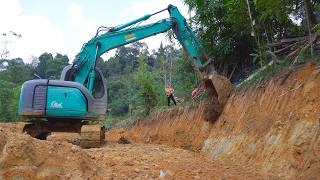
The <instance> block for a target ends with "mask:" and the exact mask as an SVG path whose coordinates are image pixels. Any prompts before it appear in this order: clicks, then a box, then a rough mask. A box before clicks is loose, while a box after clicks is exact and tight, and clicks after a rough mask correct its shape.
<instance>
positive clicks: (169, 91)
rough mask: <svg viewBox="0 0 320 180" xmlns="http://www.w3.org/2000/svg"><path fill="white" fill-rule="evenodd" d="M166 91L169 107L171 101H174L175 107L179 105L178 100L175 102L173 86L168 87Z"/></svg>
mask: <svg viewBox="0 0 320 180" xmlns="http://www.w3.org/2000/svg"><path fill="white" fill-rule="evenodd" d="M164 90H165V91H166V94H167V98H168V106H170V100H172V101H173V103H174V105H177V103H176V100H175V99H174V97H173V91H174V89H173V88H172V87H171V86H169V85H167V86H166V88H165V89H164Z"/></svg>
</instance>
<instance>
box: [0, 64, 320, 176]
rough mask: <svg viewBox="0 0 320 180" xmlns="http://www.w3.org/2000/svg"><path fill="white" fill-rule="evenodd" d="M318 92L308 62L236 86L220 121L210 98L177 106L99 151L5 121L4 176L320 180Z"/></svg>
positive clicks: (117, 133) (0, 151)
mask: <svg viewBox="0 0 320 180" xmlns="http://www.w3.org/2000/svg"><path fill="white" fill-rule="evenodd" d="M319 89H320V66H319V65H316V64H313V63H309V64H307V65H305V66H303V67H297V68H295V69H293V70H292V71H287V72H283V73H280V74H277V75H275V76H273V77H270V78H269V79H268V80H266V81H264V82H261V83H259V84H258V85H256V86H254V87H248V88H242V89H238V90H236V91H235V92H233V93H232V95H231V97H230V98H229V100H228V102H227V104H226V106H225V107H224V110H223V112H222V114H221V116H220V117H219V118H218V119H209V121H207V120H208V119H207V117H210V112H211V111H210V106H209V105H208V104H206V103H204V102H203V103H200V104H192V105H190V106H188V107H183V108H178V109H171V110H167V111H164V112H161V113H159V114H157V115H156V116H154V117H152V118H151V119H149V120H144V121H141V122H139V123H138V125H136V126H135V127H133V128H130V129H116V130H112V131H109V132H107V133H106V139H107V143H106V144H105V145H104V146H103V147H101V148H93V149H81V148H79V146H77V145H75V144H77V143H78V139H79V135H78V134H65V133H53V134H51V135H50V136H49V137H48V140H46V141H41V140H38V139H34V138H31V137H30V136H29V135H26V134H22V133H21V132H20V131H21V127H22V124H0V179H3V178H4V179H88V178H90V179H159V178H164V179H279V178H280V179H283V178H284V179H295V178H297V179H317V178H319V177H320V91H319ZM208 115H209V116H208ZM66 140H67V141H66ZM70 142H71V143H70Z"/></svg>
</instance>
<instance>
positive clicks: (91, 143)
mask: <svg viewBox="0 0 320 180" xmlns="http://www.w3.org/2000/svg"><path fill="white" fill-rule="evenodd" d="M80 136H81V139H80V146H81V147H82V148H98V147H101V145H103V143H104V140H105V127H104V126H102V125H83V126H82V127H81V133H80Z"/></svg>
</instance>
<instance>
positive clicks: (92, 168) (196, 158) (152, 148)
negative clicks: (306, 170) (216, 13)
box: [0, 124, 262, 179]
mask: <svg viewBox="0 0 320 180" xmlns="http://www.w3.org/2000/svg"><path fill="white" fill-rule="evenodd" d="M17 127H18V125H15V124H10V125H8V124H0V145H1V146H0V147H1V149H0V150H1V155H0V179H2V178H5V179H17V178H18V179H19V178H23V179H48V178H52V179H86V178H91V179H159V178H164V179H231V178H238V179H244V178H246V179H257V178H262V176H260V175H259V174H257V173H256V171H255V170H254V169H250V168H248V167H246V168H244V167H240V166H233V165H232V164H229V165H226V164H223V163H219V162H214V161H209V160H207V159H206V158H205V157H203V156H202V155H201V154H200V153H198V152H192V151H189V150H184V149H180V148H174V147H169V146H165V145H152V144H115V143H107V144H105V145H104V146H103V147H102V148H93V149H81V148H80V147H79V146H76V145H73V144H71V143H68V142H67V141H66V140H73V138H77V137H78V136H77V135H75V134H73V135H72V134H63V135H59V134H55V135H54V136H55V138H51V139H50V138H49V140H47V141H43V140H38V139H34V138H31V137H30V136H28V135H25V134H21V133H18V132H15V131H18V130H19V128H17ZM12 129H14V131H13V132H12Z"/></svg>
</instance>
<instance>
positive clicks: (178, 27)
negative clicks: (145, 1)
mask: <svg viewBox="0 0 320 180" xmlns="http://www.w3.org/2000/svg"><path fill="white" fill-rule="evenodd" d="M164 10H168V11H169V14H170V17H169V18H167V19H163V20H161V21H158V22H156V23H153V24H148V25H144V26H137V27H132V26H134V25H137V24H138V23H140V22H142V21H145V20H147V19H149V18H150V17H151V16H153V15H155V14H157V13H159V12H162V11H164ZM164 10H161V11H159V12H156V13H154V14H151V15H145V16H143V17H141V18H139V19H137V20H134V21H131V22H129V23H127V24H124V25H120V26H116V27H113V28H109V29H108V31H107V32H106V33H103V34H101V35H99V31H98V32H97V34H96V36H95V37H93V38H92V39H91V40H90V41H88V42H87V43H85V44H84V46H83V47H82V49H81V52H80V53H79V54H78V55H77V56H76V59H75V62H74V66H73V69H74V70H75V73H76V75H75V81H76V82H79V83H81V84H83V85H84V86H86V87H87V88H88V90H89V91H90V92H91V91H92V88H93V84H94V82H93V81H94V79H95V70H94V69H95V62H96V60H97V58H98V57H100V56H101V55H102V54H104V53H105V52H106V51H108V50H111V49H114V48H116V47H119V46H122V45H125V44H129V43H132V42H135V41H138V40H141V39H144V38H147V37H149V36H152V35H156V34H159V33H163V32H166V31H168V30H170V29H172V30H173V32H174V34H175V36H176V38H177V39H178V41H179V42H180V44H181V45H182V46H183V48H184V49H185V50H186V51H187V52H188V54H189V55H190V57H192V60H193V64H194V65H195V70H196V71H197V72H199V71H203V70H204V69H205V66H204V64H206V62H205V61H207V59H206V58H204V57H205V55H204V50H203V47H202V45H201V43H200V42H199V40H198V39H197V37H196V36H195V33H194V32H193V31H192V30H191V28H190V27H189V26H188V24H187V22H186V19H185V18H184V17H183V16H182V15H181V14H180V12H179V10H178V9H177V7H175V6H173V5H169V6H168V8H166V9H164ZM200 57H201V58H202V59H201V58H200Z"/></svg>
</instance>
